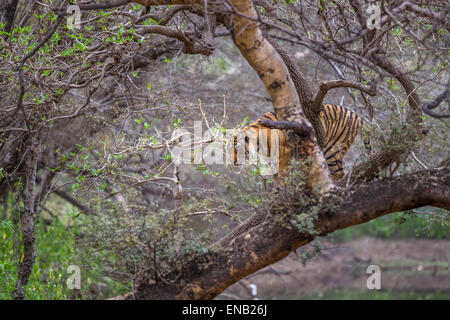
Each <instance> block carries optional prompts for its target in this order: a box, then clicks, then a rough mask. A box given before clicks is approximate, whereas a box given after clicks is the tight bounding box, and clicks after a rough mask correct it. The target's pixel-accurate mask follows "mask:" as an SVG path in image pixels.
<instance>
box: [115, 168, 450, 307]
mask: <svg viewBox="0 0 450 320" xmlns="http://www.w3.org/2000/svg"><path fill="white" fill-rule="evenodd" d="M421 206H436V207H440V208H444V209H447V210H449V209H450V165H449V163H447V164H446V165H445V166H444V167H441V168H437V169H433V170H428V171H422V172H416V173H413V174H410V175H406V176H400V177H395V178H386V179H384V180H380V181H376V182H371V183H364V184H361V185H358V186H356V187H353V188H350V189H346V190H336V191H334V192H332V193H330V194H329V195H328V196H326V197H324V198H323V199H322V200H321V201H320V202H319V203H318V204H317V208H318V209H319V211H318V215H317V218H316V219H315V220H314V230H315V233H311V232H299V230H298V229H297V228H296V227H293V226H289V225H287V224H283V223H281V224H280V223H277V222H274V221H276V220H277V219H272V217H274V216H278V217H280V215H281V216H284V217H283V219H282V220H283V221H289V220H290V219H292V218H294V217H295V215H298V214H301V213H304V212H309V205H308V206H306V207H302V206H300V207H298V208H292V207H290V208H287V207H286V208H284V209H278V210H271V211H270V212H269V215H268V217H266V218H265V219H264V218H260V217H255V216H253V217H251V218H249V219H248V220H247V221H246V222H245V224H248V225H249V228H247V229H243V230H244V231H243V232H241V233H240V234H239V235H238V236H237V237H231V238H229V237H226V241H221V242H220V243H219V245H220V246H219V247H218V248H217V249H215V250H214V251H213V252H211V253H208V254H206V255H203V256H201V257H198V258H197V259H194V260H193V261H191V262H189V263H187V264H185V265H184V267H183V268H182V270H181V271H180V273H178V272H174V273H173V274H171V275H167V276H166V279H171V277H173V278H175V277H179V279H182V281H178V282H175V283H167V282H161V281H159V282H156V283H154V284H149V283H148V282H145V283H141V284H140V285H139V286H138V287H137V288H136V290H135V292H133V293H130V294H127V295H124V296H120V297H116V298H115V299H212V298H214V297H216V296H217V295H218V294H220V293H221V292H222V291H224V290H225V289H226V288H227V287H228V286H230V285H231V284H233V283H235V282H237V281H239V280H240V279H242V278H244V277H245V276H247V275H249V274H252V273H254V272H256V271H257V270H259V269H261V268H263V267H265V266H267V265H269V264H272V263H274V262H276V261H278V260H280V259H282V258H284V257H285V256H287V255H288V254H289V253H290V252H292V251H294V250H295V249H297V248H298V247H301V246H303V245H305V244H306V243H308V242H310V241H312V240H313V239H314V237H315V236H324V235H327V234H329V233H331V232H334V231H336V230H339V229H344V228H348V227H350V226H353V225H357V224H361V223H365V222H368V221H370V220H373V219H376V218H379V217H381V216H384V215H386V214H389V213H393V212H398V211H402V210H410V209H414V208H418V207H421ZM287 212H295V214H289V213H287ZM255 219H258V223H256V224H255V223H254V221H253V220H255ZM278 221H279V220H278Z"/></svg>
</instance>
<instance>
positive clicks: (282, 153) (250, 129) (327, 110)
mask: <svg viewBox="0 0 450 320" xmlns="http://www.w3.org/2000/svg"><path fill="white" fill-rule="evenodd" d="M264 119H266V120H272V121H278V117H277V116H276V114H275V113H273V112H266V113H264V114H263V115H262V116H261V117H260V118H258V119H257V120H256V121H255V122H252V123H250V124H249V125H247V126H245V127H244V128H242V132H243V135H244V136H245V140H244V141H245V145H244V148H245V157H246V159H248V158H249V157H248V155H249V150H250V149H251V147H250V141H253V142H256V148H254V149H256V151H258V152H259V151H260V144H261V143H260V140H261V137H262V138H263V140H264V141H263V142H264V144H265V145H264V146H263V148H265V150H262V152H263V153H265V154H266V155H269V154H271V151H272V153H273V150H271V149H272V145H271V144H272V143H273V141H272V139H270V138H268V137H271V136H272V135H273V134H275V137H276V139H277V140H278V147H279V149H278V157H279V159H278V171H279V172H283V171H284V170H285V169H286V167H287V166H288V165H289V162H290V160H291V148H290V147H289V146H288V144H287V136H286V132H285V130H280V129H270V128H267V127H264V126H263V125H262V124H261V123H260V122H261V121H262V120H264ZM319 119H320V124H321V126H322V129H323V132H324V139H323V143H322V144H323V145H322V146H320V147H321V149H322V152H323V154H324V157H325V161H326V163H327V165H328V168H329V171H330V174H331V179H332V181H333V182H337V181H338V180H339V179H341V178H342V177H343V176H344V173H345V172H344V164H343V159H344V156H345V155H346V154H347V152H348V150H349V148H350V146H351V145H352V144H353V142H354V140H355V137H356V135H357V134H358V131H359V129H360V128H361V126H362V124H363V120H362V118H361V117H360V116H358V115H357V114H356V113H354V112H353V111H351V110H349V109H347V108H345V107H343V106H340V105H332V104H324V105H322V110H321V111H320V113H319ZM261 131H263V132H261ZM364 144H365V145H368V143H367V141H366V140H364ZM233 147H234V149H233V150H234V153H233V157H234V164H237V162H238V161H237V160H238V151H239V147H240V146H239V143H238V139H237V137H234V140H233ZM369 148H370V146H369V147H368V148H367V149H369Z"/></svg>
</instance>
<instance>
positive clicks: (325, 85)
mask: <svg viewBox="0 0 450 320" xmlns="http://www.w3.org/2000/svg"><path fill="white" fill-rule="evenodd" d="M334 88H354V89H358V90H360V91H362V92H364V93H367V94H368V95H370V96H376V95H377V84H376V82H375V81H373V82H372V84H371V85H370V87H366V86H364V85H362V84H360V83H357V82H353V81H348V80H332V81H324V82H322V83H321V84H320V86H319V91H318V92H317V94H316V97H315V98H314V102H313V108H314V110H315V112H320V110H322V101H323V99H324V98H325V96H326V94H327V93H328V91H329V90H330V89H334Z"/></svg>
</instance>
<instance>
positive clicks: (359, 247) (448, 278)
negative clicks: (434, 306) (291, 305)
mask: <svg viewBox="0 0 450 320" xmlns="http://www.w3.org/2000/svg"><path fill="white" fill-rule="evenodd" d="M322 245H323V250H322V253H321V254H319V255H316V256H314V257H313V258H312V259H311V260H309V261H308V262H306V265H305V266H303V264H302V262H301V258H300V257H301V254H302V253H304V252H305V250H306V251H311V250H312V247H309V248H306V249H304V250H302V251H300V250H298V251H297V253H292V254H291V255H289V256H288V257H287V258H285V259H284V260H282V261H280V262H278V263H276V264H274V265H272V266H270V267H267V268H265V269H263V270H260V271H259V272H257V273H255V274H253V275H251V276H249V277H247V279H245V280H242V281H240V282H239V283H236V284H234V285H233V286H231V287H230V288H229V289H228V290H226V291H225V292H224V293H223V294H222V295H221V296H219V299H237V298H239V299H249V298H251V293H250V292H251V290H250V288H249V286H250V283H253V284H256V286H257V288H258V294H257V297H258V298H260V299H309V298H313V299H314V298H332V299H341V298H342V299H346V298H349V299H358V298H362V299H371V298H378V299H390V298H393V299H402V298H410V299H417V298H427V297H428V298H443V299H450V263H449V262H450V242H449V241H447V240H426V239H407V240H401V239H399V240H380V239H376V238H360V239H357V240H352V241H347V242H343V243H336V242H334V243H333V242H330V241H323V242H322ZM372 264H375V265H378V266H379V267H380V269H381V289H380V290H368V289H367V286H366V282H367V278H368V277H369V276H370V274H367V273H366V270H367V267H368V266H369V265H372Z"/></svg>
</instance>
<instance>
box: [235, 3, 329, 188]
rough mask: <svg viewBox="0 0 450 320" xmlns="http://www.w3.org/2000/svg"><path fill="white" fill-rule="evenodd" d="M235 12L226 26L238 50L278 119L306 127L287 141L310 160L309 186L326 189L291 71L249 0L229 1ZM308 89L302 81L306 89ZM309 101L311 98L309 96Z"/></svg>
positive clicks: (318, 153) (319, 154) (325, 177)
mask: <svg viewBox="0 0 450 320" xmlns="http://www.w3.org/2000/svg"><path fill="white" fill-rule="evenodd" d="M230 3H231V4H232V5H233V10H234V11H235V13H236V14H234V15H233V16H232V18H231V22H230V23H229V25H228V28H229V30H230V32H231V35H232V37H233V40H234V42H235V43H236V45H237V47H238V48H239V50H240V52H241V53H242V55H243V56H244V58H245V59H246V60H247V61H248V63H249V64H250V65H251V66H252V68H253V69H254V70H255V71H256V72H257V73H258V75H259V77H260V79H261V81H262V82H263V84H264V86H265V87H266V89H267V91H268V93H269V95H270V97H271V98H272V102H273V106H274V109H275V112H276V114H277V116H278V117H279V119H281V120H289V121H297V122H299V123H301V125H302V127H304V128H308V130H309V132H310V134H308V135H307V136H306V137H303V138H302V140H301V141H299V140H298V136H297V139H296V137H295V136H294V135H291V139H290V140H291V141H290V144H291V145H292V146H293V147H294V150H295V151H294V154H295V157H296V158H297V159H302V160H304V159H311V160H312V161H311V165H310V166H308V168H303V169H304V171H305V173H307V174H308V175H309V179H308V182H307V185H308V187H310V188H315V187H316V188H317V187H319V186H321V187H319V188H320V189H321V191H322V192H326V191H327V190H328V189H329V188H330V186H331V178H330V174H329V171H328V167H327V165H326V162H325V159H324V157H323V154H322V151H321V150H320V148H319V146H318V144H317V140H316V135H315V134H314V128H313V126H312V125H311V124H310V123H309V121H308V119H307V117H306V116H305V114H304V112H303V110H302V107H301V105H300V99H299V95H298V93H297V90H296V87H295V84H294V82H293V80H292V77H291V74H290V73H289V70H288V68H287V66H286V64H285V62H284V61H283V58H282V57H281V55H280V53H279V52H278V51H277V50H276V49H275V48H274V46H273V45H272V44H271V42H269V41H268V40H267V39H266V37H265V36H264V34H263V32H262V30H261V28H260V25H259V22H258V20H259V15H258V12H257V11H256V8H255V6H254V4H253V2H252V1H251V0H247V1H237V0H232V1H230ZM306 88H309V87H308V86H307V84H306V83H305V90H308V89H306ZM305 92H306V91H305ZM309 100H310V101H311V103H312V98H311V99H309Z"/></svg>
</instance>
